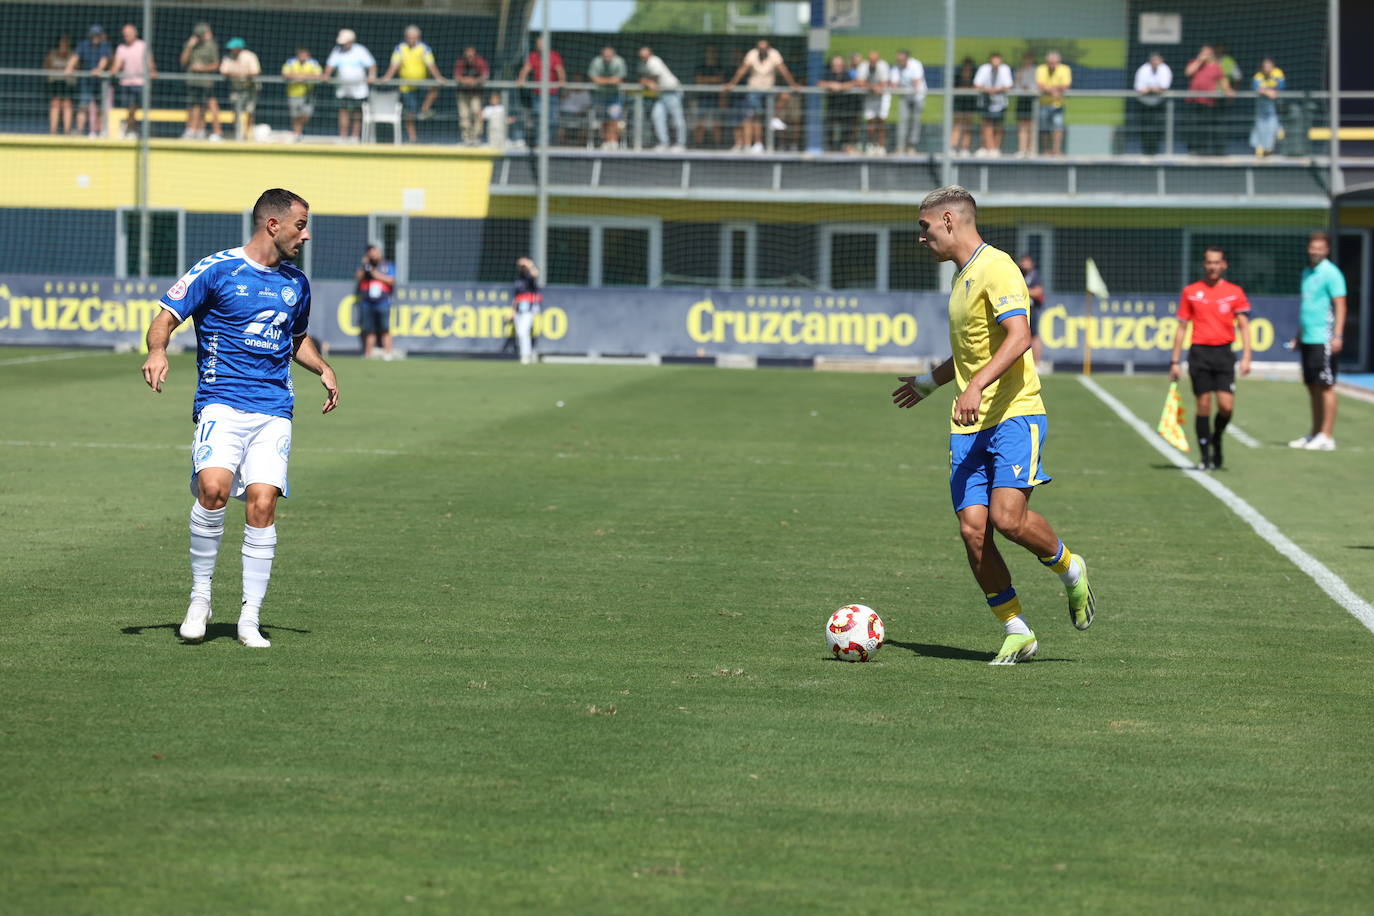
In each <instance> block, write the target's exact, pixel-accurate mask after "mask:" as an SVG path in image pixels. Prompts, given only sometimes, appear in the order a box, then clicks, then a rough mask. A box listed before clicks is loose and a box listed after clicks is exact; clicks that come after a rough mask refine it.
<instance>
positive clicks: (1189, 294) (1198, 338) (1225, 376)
mask: <svg viewBox="0 0 1374 916" xmlns="http://www.w3.org/2000/svg"><path fill="white" fill-rule="evenodd" d="M1202 272H1203V279H1201V280H1199V281H1198V282H1196V283H1190V284H1188V285H1187V286H1185V287H1184V288H1183V293H1182V295H1180V296H1179V297H1178V331H1177V332H1176V333H1175V334H1174V352H1173V355H1172V356H1171V357H1170V358H1169V378H1170V380H1172V381H1175V382H1176V381H1178V379H1179V377H1180V376H1181V375H1182V370H1181V368H1180V366H1179V363H1178V357H1179V354H1180V353H1182V351H1183V339H1184V338H1185V337H1186V336H1188V335H1187V332H1188V326H1189V324H1191V325H1192V329H1193V342H1192V346H1190V347H1189V348H1188V377H1189V378H1190V379H1191V380H1192V382H1193V394H1194V395H1195V396H1196V397H1197V419H1196V424H1197V447H1198V451H1199V452H1201V453H1202V460H1201V461H1200V462H1199V463H1198V468H1199V470H1203V471H1210V470H1214V469H1220V468H1221V436H1222V433H1224V432H1226V426H1227V424H1228V423H1230V422H1231V414H1232V412H1233V411H1234V410H1235V407H1236V354H1235V351H1234V350H1232V348H1231V345H1232V344H1233V343H1235V340H1236V329H1237V328H1239V329H1240V343H1241V348H1242V349H1241V357H1240V374H1241V375H1249V374H1250V319H1249V317H1248V315H1247V313H1248V312H1249V311H1250V300H1249V299H1247V298H1245V290H1243V289H1241V288H1240V287H1239V286H1237V285H1236V284H1234V283H1231V282H1229V281H1227V280H1224V279H1222V275H1223V274H1225V273H1226V252H1225V251H1223V250H1222V249H1220V248H1218V247H1216V246H1215V245H1213V246H1210V247H1208V248H1207V249H1206V250H1205V251H1204V252H1203V253H1202ZM1213 392H1215V393H1216V396H1217V420H1216V425H1215V426H1213V425H1212V394H1213Z"/></svg>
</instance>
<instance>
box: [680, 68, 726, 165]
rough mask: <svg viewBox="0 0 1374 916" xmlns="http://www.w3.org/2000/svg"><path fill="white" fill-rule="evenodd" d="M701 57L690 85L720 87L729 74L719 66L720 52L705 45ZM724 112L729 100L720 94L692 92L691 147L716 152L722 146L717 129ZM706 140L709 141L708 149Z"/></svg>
mask: <svg viewBox="0 0 1374 916" xmlns="http://www.w3.org/2000/svg"><path fill="white" fill-rule="evenodd" d="M701 55H702V56H701V64H700V65H699V66H698V67H697V69H696V72H695V73H693V74H692V82H693V83H696V84H698V85H701V86H724V85H725V81H726V79H728V78H729V74H727V73H726V72H725V68H724V67H722V66H721V64H720V52H719V51H717V50H716V46H715V45H707V46H706V47H705V49H703V51H702V52H701ZM728 109H729V99H728V98H727V97H726V96H725V95H724V94H716V93H709V92H694V93H692V94H691V95H690V96H689V97H688V111H689V113H690V116H689V120H690V121H691V123H692V145H693V146H694V147H697V148H698V149H701V148H706V149H720V148H721V147H722V146H724V143H723V142H722V139H721V130H720V129H721V126H722V125H723V124H724V123H725V121H726V120H727V116H728ZM707 137H710V139H711V142H710V144H709V146H708V144H707V142H706V139H707Z"/></svg>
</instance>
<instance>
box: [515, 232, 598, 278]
mask: <svg viewBox="0 0 1374 916" xmlns="http://www.w3.org/2000/svg"><path fill="white" fill-rule="evenodd" d="M591 248H592V231H591V230H590V229H588V228H587V227H586V226H550V227H549V284H550V285H553V286H586V285H588V284H589V283H590V282H591ZM511 269H512V270H514V267H513V266H512V268H511Z"/></svg>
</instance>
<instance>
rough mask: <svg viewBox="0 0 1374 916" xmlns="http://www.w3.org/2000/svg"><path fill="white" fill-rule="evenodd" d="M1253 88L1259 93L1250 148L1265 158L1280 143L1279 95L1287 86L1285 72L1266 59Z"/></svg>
mask: <svg viewBox="0 0 1374 916" xmlns="http://www.w3.org/2000/svg"><path fill="white" fill-rule="evenodd" d="M1250 82H1251V86H1252V87H1253V88H1254V90H1255V91H1256V92H1257V93H1259V98H1257V99H1255V126H1254V127H1252V128H1251V129H1250V148H1251V149H1253V150H1254V151H1255V155H1256V156H1259V157H1261V158H1262V157H1264V156H1267V155H1269V154H1270V153H1272V152H1273V151H1274V147H1276V146H1278V142H1279V131H1280V125H1279V93H1280V92H1282V91H1283V90H1284V87H1285V86H1286V85H1287V83H1286V82H1285V80H1284V78H1283V71H1282V70H1280V69H1279V68H1278V67H1275V66H1274V59H1273V58H1272V57H1266V58H1265V59H1264V60H1263V61H1262V62H1261V63H1260V68H1259V72H1258V73H1256V74H1255V76H1254V79H1252V80H1251V81H1250Z"/></svg>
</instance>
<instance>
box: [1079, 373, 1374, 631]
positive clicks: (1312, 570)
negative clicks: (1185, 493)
mask: <svg viewBox="0 0 1374 916" xmlns="http://www.w3.org/2000/svg"><path fill="white" fill-rule="evenodd" d="M1078 380H1079V381H1080V382H1082V383H1083V385H1084V387H1086V388H1087V389H1088V390H1089V391H1091V392H1092V393H1093V394H1095V395H1097V397H1098V400H1100V401H1101V402H1102V403H1103V404H1106V405H1107V406H1108V407H1110V408H1111V409H1112V411H1113V412H1114V413H1115V414H1116V415H1117V416H1118V417H1120V418H1121V419H1122V420H1124V421H1126V425H1127V426H1129V427H1130V428H1131V429H1133V430H1135V431H1136V432H1138V433H1140V435H1141V436H1142V437H1143V438H1144V439H1145V441H1146V442H1148V443H1150V445H1152V446H1154V448H1155V451H1157V452H1159V453H1160V454H1161V455H1163V456H1164V457H1165V458H1167V459H1169V461H1171V462H1172V463H1173V464H1175V465H1177V466H1178V467H1180V468H1182V469H1183V470H1184V472H1185V473H1186V474H1188V476H1189V477H1191V478H1193V480H1195V481H1197V483H1198V484H1199V485H1201V486H1202V487H1203V488H1205V489H1207V490H1210V491H1211V492H1212V495H1213V496H1215V497H1216V498H1217V499H1219V500H1221V501H1222V502H1223V503H1225V504H1226V507H1227V508H1228V509H1230V510H1231V511H1232V512H1234V513H1236V515H1238V516H1240V517H1241V519H1242V520H1243V521H1245V523H1246V524H1248V525H1249V526H1250V527H1251V528H1253V529H1254V530H1255V533H1256V534H1258V535H1259V536H1260V537H1262V538H1264V539H1265V540H1266V541H1268V542H1269V545H1270V546H1271V547H1273V548H1274V549H1275V550H1277V551H1278V552H1279V554H1280V555H1282V556H1283V557H1285V558H1287V559H1288V560H1291V561H1292V563H1293V565H1294V566H1296V567H1297V568H1298V569H1300V570H1302V571H1303V572H1304V573H1306V574H1307V575H1308V576H1311V577H1312V581H1313V582H1316V583H1317V585H1319V586H1321V590H1322V591H1324V592H1326V593H1327V594H1328V595H1330V596H1331V599H1332V600H1333V601H1335V602H1336V603H1337V604H1339V605H1340V606H1341V607H1343V608H1345V609H1346V611H1348V612H1349V613H1350V616H1352V617H1354V618H1355V619H1356V620H1358V621H1359V622H1360V623H1362V624H1364V627H1365V629H1367V630H1369V632H1371V633H1374V605H1370V603H1369V602H1368V601H1365V600H1364V599H1363V598H1361V597H1360V596H1359V595H1357V594H1355V592H1354V590H1352V589H1351V588H1350V586H1348V585H1346V584H1345V580H1344V579H1342V578H1341V577H1340V576H1338V575H1336V574H1335V573H1334V572H1332V571H1331V570H1330V569H1329V568H1328V567H1327V566H1326V565H1325V564H1324V563H1322V562H1321V561H1320V560H1318V559H1317V558H1316V557H1314V556H1312V555H1311V554H1310V553H1308V552H1307V551H1305V550H1303V549H1302V548H1301V547H1299V546H1298V545H1297V544H1294V543H1293V542H1292V541H1291V540H1290V539H1289V538H1288V536H1287V535H1285V534H1284V533H1283V532H1282V531H1280V530H1279V529H1278V526H1276V525H1275V524H1274V523H1273V522H1271V521H1269V519H1267V518H1265V517H1264V516H1263V515H1260V513H1259V511H1258V510H1257V509H1255V507H1254V506H1252V505H1250V504H1249V503H1248V502H1246V501H1245V500H1243V499H1241V498H1240V497H1239V496H1237V495H1236V494H1235V493H1233V492H1231V490H1230V489H1229V488H1228V487H1227V486H1226V485H1225V484H1223V483H1219V482H1218V481H1217V479H1216V478H1215V477H1213V476H1212V475H1211V474H1208V473H1206V472H1205V471H1199V470H1197V469H1196V468H1194V467H1193V465H1192V463H1191V462H1190V461H1188V459H1186V458H1184V457H1183V456H1182V455H1180V454H1179V453H1178V450H1177V449H1175V448H1174V447H1173V446H1171V445H1169V443H1167V442H1165V441H1164V439H1163V438H1161V437H1160V435H1159V434H1158V433H1156V432H1155V431H1154V430H1152V429H1150V427H1148V426H1146V425H1145V423H1144V421H1142V420H1141V419H1140V418H1139V417H1137V416H1136V415H1135V414H1133V413H1131V411H1130V410H1129V409H1128V408H1127V407H1126V405H1125V404H1122V403H1121V402H1120V401H1118V400H1117V399H1116V398H1114V397H1112V396H1111V395H1110V394H1108V393H1107V391H1106V390H1105V389H1103V387H1102V386H1101V385H1099V384H1097V382H1095V381H1093V380H1092V379H1090V378H1088V377H1087V376H1079V378H1078Z"/></svg>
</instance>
